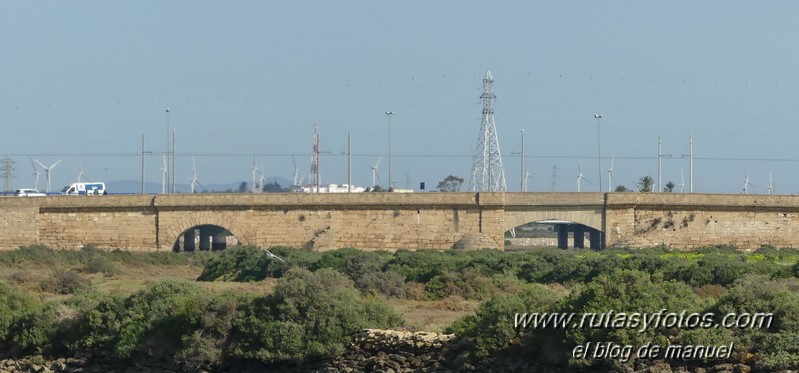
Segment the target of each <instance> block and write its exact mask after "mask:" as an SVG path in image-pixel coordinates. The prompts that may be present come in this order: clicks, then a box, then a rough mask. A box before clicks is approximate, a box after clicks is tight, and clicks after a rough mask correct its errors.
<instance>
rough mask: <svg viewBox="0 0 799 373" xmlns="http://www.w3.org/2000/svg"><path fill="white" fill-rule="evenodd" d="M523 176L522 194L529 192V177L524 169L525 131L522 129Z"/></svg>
mask: <svg viewBox="0 0 799 373" xmlns="http://www.w3.org/2000/svg"><path fill="white" fill-rule="evenodd" d="M521 175H522V184H521V187H520V188H521V190H522V192H526V191H527V188H526V187H527V175H526V174H525V169H524V129H522V172H521Z"/></svg>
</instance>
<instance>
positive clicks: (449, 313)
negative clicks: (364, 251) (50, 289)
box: [0, 264, 480, 332]
mask: <svg viewBox="0 0 799 373" xmlns="http://www.w3.org/2000/svg"><path fill="white" fill-rule="evenodd" d="M57 269H65V270H69V269H75V270H79V269H80V268H49V267H29V266H28V267H2V266H0V280H4V281H6V282H8V283H9V284H10V285H12V286H15V287H17V288H20V289H22V290H25V291H27V292H33V293H36V292H40V290H39V282H40V281H41V280H43V279H46V278H47V277H48V276H49V275H50V273H52V271H54V270H57ZM117 269H118V270H117V271H116V273H115V274H113V275H111V276H107V275H104V274H102V273H94V274H85V273H82V274H81V276H84V277H86V278H88V279H89V280H91V282H92V286H93V288H94V289H96V290H98V291H100V292H104V293H109V294H111V293H113V294H131V293H133V292H136V291H137V290H139V289H141V288H142V287H144V286H145V285H146V284H148V283H152V282H159V281H165V280H186V281H196V279H197V277H198V276H199V275H200V273H202V267H200V266H195V265H150V264H137V265H135V266H124V265H123V264H117ZM196 283H197V284H198V285H199V286H201V287H203V288H205V289H208V290H209V291H215V292H231V291H233V292H248V293H252V294H257V295H267V294H270V293H272V291H274V288H275V284H276V283H277V279H266V280H264V281H259V282H225V281H218V282H202V281H197V282H196ZM417 290H419V293H420V294H419V295H420V297H419V298H422V297H421V295H423V291H422V290H423V287H421V288H420V289H417ZM41 295H42V296H43V297H44V298H47V299H58V298H63V297H64V296H62V295H56V294H47V293H42V294H41ZM387 302H388V304H389V305H391V306H392V307H393V308H394V310H395V311H396V312H397V314H399V315H402V317H403V319H404V320H405V325H404V326H405V327H407V328H409V329H415V330H424V331H433V332H442V331H444V329H445V328H446V327H448V326H450V325H451V324H452V323H453V322H454V321H455V320H457V319H459V318H461V317H463V316H465V315H469V314H474V311H475V309H477V307H478V305H479V304H480V302H479V301H473V300H464V299H462V298H460V297H449V298H446V299H443V300H436V301H426V300H422V299H397V298H388V299H387Z"/></svg>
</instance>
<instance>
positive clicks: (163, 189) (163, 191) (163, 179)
mask: <svg viewBox="0 0 799 373" xmlns="http://www.w3.org/2000/svg"><path fill="white" fill-rule="evenodd" d="M166 171H167V167H166V152H164V167H162V168H161V194H166Z"/></svg>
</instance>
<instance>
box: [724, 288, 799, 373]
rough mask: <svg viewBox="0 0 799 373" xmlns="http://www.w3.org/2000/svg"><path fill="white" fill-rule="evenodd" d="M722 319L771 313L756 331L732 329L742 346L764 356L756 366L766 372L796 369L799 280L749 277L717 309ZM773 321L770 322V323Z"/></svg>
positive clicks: (798, 347)
mask: <svg viewBox="0 0 799 373" xmlns="http://www.w3.org/2000/svg"><path fill="white" fill-rule="evenodd" d="M714 310H715V312H716V314H717V315H719V317H720V316H721V315H726V314H728V313H734V314H736V315H742V314H744V313H749V314H755V313H771V314H773V316H772V317H770V318H763V319H762V320H763V324H762V325H758V326H763V327H754V328H730V329H729V330H730V331H732V332H733V333H734V334H735V336H736V337H738V338H740V340H741V343H740V345H742V346H748V349H749V350H750V351H751V352H752V353H756V354H759V355H761V356H762V358H761V359H760V360H758V361H757V363H756V364H755V365H756V367H758V368H759V369H763V370H771V371H776V370H781V369H795V368H796V366H797V365H796V362H797V361H799V345H797V344H796V341H797V340H799V280H796V279H781V280H771V279H769V278H768V277H766V276H763V275H747V276H745V277H743V278H741V279H739V280H738V281H736V282H735V283H734V284H733V286H732V287H730V289H729V291H728V292H727V294H726V295H725V296H724V297H722V298H721V299H720V300H719V302H718V303H717V304H716V306H715V307H714ZM769 321H770V322H769ZM766 326H768V327H766Z"/></svg>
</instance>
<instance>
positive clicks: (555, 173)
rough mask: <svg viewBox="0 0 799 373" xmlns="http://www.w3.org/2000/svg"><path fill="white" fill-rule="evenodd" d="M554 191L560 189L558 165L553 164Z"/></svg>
mask: <svg viewBox="0 0 799 373" xmlns="http://www.w3.org/2000/svg"><path fill="white" fill-rule="evenodd" d="M552 191H553V192H557V191H558V165H554V166H552Z"/></svg>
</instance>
